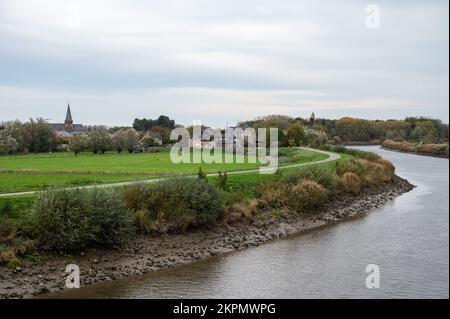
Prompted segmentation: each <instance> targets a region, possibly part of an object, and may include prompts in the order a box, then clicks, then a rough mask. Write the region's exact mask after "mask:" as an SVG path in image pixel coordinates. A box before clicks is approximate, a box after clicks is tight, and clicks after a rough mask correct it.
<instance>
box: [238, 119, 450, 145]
mask: <svg viewBox="0 0 450 319" xmlns="http://www.w3.org/2000/svg"><path fill="white" fill-rule="evenodd" d="M239 125H240V126H242V127H253V128H258V127H277V128H278V131H279V141H280V144H281V145H285V146H288V145H299V144H303V145H308V144H309V145H311V146H314V145H317V144H321V143H323V142H324V141H326V140H328V141H333V142H335V143H337V144H339V143H350V142H370V143H373V142H375V143H381V142H382V141H384V140H386V139H392V140H398V141H403V140H411V141H416V142H421V143H426V144H428V143H439V142H446V141H448V135H449V127H448V124H445V123H443V122H442V121H441V120H438V119H431V118H425V117H408V118H406V119H404V120H365V119H358V118H352V117H344V118H341V119H339V120H330V119H320V118H316V116H315V115H314V113H313V114H312V115H311V117H310V118H307V119H305V118H300V117H299V118H292V117H288V116H284V115H270V116H265V117H260V118H257V119H255V120H253V121H246V122H241V123H240V124H239Z"/></svg>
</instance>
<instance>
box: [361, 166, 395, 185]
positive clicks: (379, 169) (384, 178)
mask: <svg viewBox="0 0 450 319" xmlns="http://www.w3.org/2000/svg"><path fill="white" fill-rule="evenodd" d="M359 162H360V163H361V165H362V167H363V172H364V173H363V174H362V178H363V180H364V182H365V184H366V185H367V186H370V185H380V184H382V183H387V182H390V181H392V177H393V176H394V171H395V168H394V166H393V165H392V163H390V162H389V161H386V160H378V161H377V162H370V161H368V160H359Z"/></svg>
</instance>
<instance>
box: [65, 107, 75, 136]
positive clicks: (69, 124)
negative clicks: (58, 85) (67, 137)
mask: <svg viewBox="0 0 450 319" xmlns="http://www.w3.org/2000/svg"><path fill="white" fill-rule="evenodd" d="M64 125H65V128H66V130H71V129H73V120H72V112H70V105H69V103H67V112H66V120H65V122H64Z"/></svg>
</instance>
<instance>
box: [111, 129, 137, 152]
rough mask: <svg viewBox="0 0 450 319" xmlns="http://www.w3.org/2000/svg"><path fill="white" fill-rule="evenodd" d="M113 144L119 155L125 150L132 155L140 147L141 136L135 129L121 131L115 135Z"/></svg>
mask: <svg viewBox="0 0 450 319" xmlns="http://www.w3.org/2000/svg"><path fill="white" fill-rule="evenodd" d="M113 143H114V147H115V148H116V149H117V152H118V153H119V154H120V153H121V152H122V151H123V150H127V151H128V152H129V153H131V152H132V151H134V150H136V149H137V148H138V147H139V135H138V133H137V132H136V130H135V129H132V128H126V129H121V130H119V131H117V132H116V133H115V134H114V135H113Z"/></svg>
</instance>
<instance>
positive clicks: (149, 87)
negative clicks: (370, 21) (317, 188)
mask: <svg viewBox="0 0 450 319" xmlns="http://www.w3.org/2000/svg"><path fill="white" fill-rule="evenodd" d="M343 2H344V1H326V0H316V1H312V0H311V1H302V0H245V1H242V0H214V1H212V0H176V1H175V0H165V1H138V0H136V1H134V0H132V1H123V0H122V1H117V0H104V1H103V0H81V1H69V0H58V1H54V0H52V1H50V0H29V1H27V0H0V120H12V119H17V118H18V119H21V120H26V119H28V118H29V117H44V118H47V119H50V120H51V121H53V122H60V121H63V120H64V115H65V107H66V104H67V100H70V104H71V106H72V115H73V118H74V121H75V122H77V123H84V124H106V125H130V124H131V123H132V121H133V119H134V118H135V117H147V118H154V117H157V116H158V115H159V114H166V115H169V116H170V117H172V118H175V119H176V121H177V122H179V123H182V124H189V123H192V121H193V120H201V121H202V122H203V123H205V124H209V125H212V126H218V127H224V126H225V125H226V124H227V123H229V124H235V122H236V121H239V120H246V119H252V118H254V117H255V116H260V115H268V114H285V115H291V116H294V117H296V116H303V117H306V116H309V114H310V113H311V112H315V113H316V116H318V117H329V118H340V117H343V116H355V117H363V118H372V119H375V118H380V119H388V118H404V117H406V116H410V115H425V116H431V117H437V118H440V119H442V120H443V121H445V122H448V117H449V113H448V105H449V89H448V86H449V58H448V55H449V34H448V30H449V14H448V11H449V8H448V1H447V0H442V1H439V0H436V1H407V0H403V1H361V0H359V1H358V0H349V1H345V4H343ZM369 3H375V4H377V5H379V7H380V28H379V29H369V28H367V26H366V18H367V16H368V13H366V12H365V9H366V6H367V5H368V4H369Z"/></svg>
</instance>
